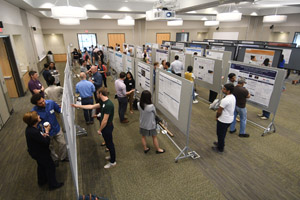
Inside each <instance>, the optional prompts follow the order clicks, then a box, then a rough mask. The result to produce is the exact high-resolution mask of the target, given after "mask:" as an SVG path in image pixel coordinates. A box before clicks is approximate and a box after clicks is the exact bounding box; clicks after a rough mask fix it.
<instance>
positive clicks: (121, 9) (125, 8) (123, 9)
mask: <svg viewBox="0 0 300 200" xmlns="http://www.w3.org/2000/svg"><path fill="white" fill-rule="evenodd" d="M119 11H131V10H130V9H129V8H128V7H126V6H123V7H122V8H120V9H119Z"/></svg>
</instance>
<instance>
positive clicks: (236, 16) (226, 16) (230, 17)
mask: <svg viewBox="0 0 300 200" xmlns="http://www.w3.org/2000/svg"><path fill="white" fill-rule="evenodd" d="M241 19H242V13H236V12H234V13H233V12H229V13H219V14H217V21H220V22H236V21H241Z"/></svg>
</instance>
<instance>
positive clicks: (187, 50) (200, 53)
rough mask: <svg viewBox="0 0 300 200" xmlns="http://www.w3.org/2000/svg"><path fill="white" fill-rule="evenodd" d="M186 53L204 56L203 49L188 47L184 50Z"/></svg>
mask: <svg viewBox="0 0 300 200" xmlns="http://www.w3.org/2000/svg"><path fill="white" fill-rule="evenodd" d="M184 52H185V53H186V54H192V55H194V53H197V54H198V56H202V55H203V49H202V48H192V47H186V48H185V49H184Z"/></svg>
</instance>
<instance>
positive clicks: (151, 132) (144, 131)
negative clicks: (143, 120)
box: [140, 128, 157, 136]
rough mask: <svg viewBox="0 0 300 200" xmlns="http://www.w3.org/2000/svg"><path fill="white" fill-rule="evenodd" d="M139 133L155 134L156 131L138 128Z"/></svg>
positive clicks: (145, 134)
mask: <svg viewBox="0 0 300 200" xmlns="http://www.w3.org/2000/svg"><path fill="white" fill-rule="evenodd" d="M140 134H141V135H142V136H156V135H157V132H156V129H152V130H146V129H143V128H140Z"/></svg>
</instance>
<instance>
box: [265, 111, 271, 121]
mask: <svg viewBox="0 0 300 200" xmlns="http://www.w3.org/2000/svg"><path fill="white" fill-rule="evenodd" d="M270 114H271V113H270V112H268V111H266V110H263V116H264V117H266V118H268V119H269V117H270Z"/></svg>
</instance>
